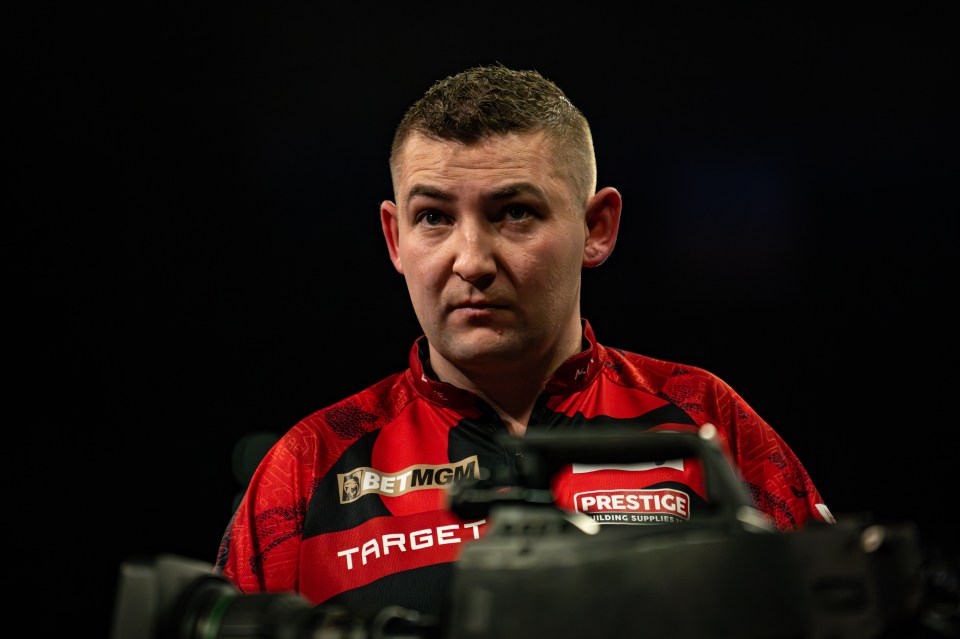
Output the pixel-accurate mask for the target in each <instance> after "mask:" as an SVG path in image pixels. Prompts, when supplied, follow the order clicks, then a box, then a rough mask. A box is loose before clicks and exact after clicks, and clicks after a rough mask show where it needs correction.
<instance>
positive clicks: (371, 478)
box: [363, 470, 380, 490]
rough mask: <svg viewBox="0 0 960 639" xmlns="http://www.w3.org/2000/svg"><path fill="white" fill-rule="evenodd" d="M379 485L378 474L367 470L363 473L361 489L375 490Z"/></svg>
mask: <svg viewBox="0 0 960 639" xmlns="http://www.w3.org/2000/svg"><path fill="white" fill-rule="evenodd" d="M378 486H380V475H378V474H376V473H371V472H370V471H369V470H368V471H365V472H364V473H363V490H376V489H377V487H378Z"/></svg>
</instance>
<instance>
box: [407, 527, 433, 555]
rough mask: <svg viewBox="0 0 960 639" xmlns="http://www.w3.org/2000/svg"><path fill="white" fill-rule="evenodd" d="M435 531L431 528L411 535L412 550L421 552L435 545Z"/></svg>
mask: <svg viewBox="0 0 960 639" xmlns="http://www.w3.org/2000/svg"><path fill="white" fill-rule="evenodd" d="M432 533H433V531H432V530H430V529H429V528H424V529H423V530H415V531H413V532H412V533H410V550H420V549H421V548H429V547H430V546H432V545H433V534H432Z"/></svg>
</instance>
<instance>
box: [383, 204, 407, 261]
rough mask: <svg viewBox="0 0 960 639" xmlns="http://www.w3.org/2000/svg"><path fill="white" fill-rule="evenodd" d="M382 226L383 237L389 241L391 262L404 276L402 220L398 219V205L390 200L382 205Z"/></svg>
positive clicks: (388, 247) (388, 248)
mask: <svg viewBox="0 0 960 639" xmlns="http://www.w3.org/2000/svg"><path fill="white" fill-rule="evenodd" d="M380 226H382V227H383V237H384V239H385V240H386V241H387V250H388V251H389V252H390V261H391V262H393V268H395V269H397V273H400V274H401V275H402V274H403V264H401V263H400V220H398V219H397V205H396V204H394V203H393V202H391V201H390V200H384V201H383V202H381V203H380Z"/></svg>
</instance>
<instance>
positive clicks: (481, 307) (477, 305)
mask: <svg viewBox="0 0 960 639" xmlns="http://www.w3.org/2000/svg"><path fill="white" fill-rule="evenodd" d="M450 308H451V310H454V311H461V310H466V311H496V310H503V309H505V308H507V305H506V304H494V303H493V302H487V301H467V302H460V303H458V304H453V305H452V306H451V307H450Z"/></svg>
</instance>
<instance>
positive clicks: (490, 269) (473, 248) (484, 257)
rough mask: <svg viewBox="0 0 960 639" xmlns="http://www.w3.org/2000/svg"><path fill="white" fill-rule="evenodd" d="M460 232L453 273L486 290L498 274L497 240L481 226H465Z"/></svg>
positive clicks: (457, 235)
mask: <svg viewBox="0 0 960 639" xmlns="http://www.w3.org/2000/svg"><path fill="white" fill-rule="evenodd" d="M459 231H460V232H459V233H457V234H456V237H457V245H456V248H455V250H456V256H455V258H454V261H453V272H454V273H455V274H456V275H457V277H459V278H460V279H462V280H464V281H466V282H469V283H470V284H472V285H474V286H475V287H477V288H479V289H484V288H486V287H487V286H489V285H490V283H491V282H493V279H494V277H496V274H497V259H496V247H495V244H496V239H495V238H494V237H493V234H491V233H490V232H489V230H487V229H484V228H483V227H482V226H479V225H474V224H464V225H463V226H462V227H461V228H460V229H459Z"/></svg>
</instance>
